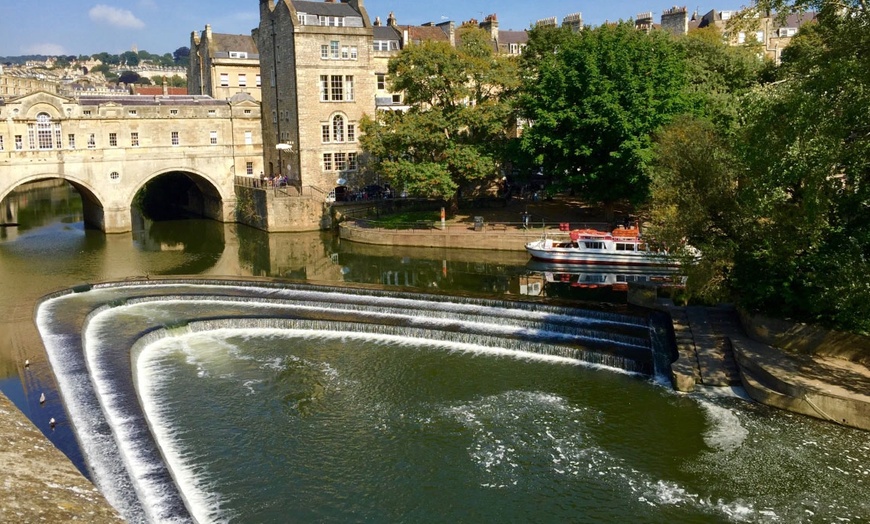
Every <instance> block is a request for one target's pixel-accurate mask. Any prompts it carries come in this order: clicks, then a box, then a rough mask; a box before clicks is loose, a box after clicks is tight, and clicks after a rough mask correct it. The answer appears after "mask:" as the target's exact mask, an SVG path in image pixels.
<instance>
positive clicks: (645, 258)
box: [526, 227, 679, 267]
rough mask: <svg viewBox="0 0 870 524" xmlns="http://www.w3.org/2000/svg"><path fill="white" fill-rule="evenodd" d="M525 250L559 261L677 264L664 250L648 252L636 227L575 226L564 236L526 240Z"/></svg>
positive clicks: (646, 264) (539, 257)
mask: <svg viewBox="0 0 870 524" xmlns="http://www.w3.org/2000/svg"><path fill="white" fill-rule="evenodd" d="M526 251H528V252H529V254H530V255H531V256H532V257H533V258H535V259H537V260H543V261H545V262H553V263H560V264H611V265H620V266H665V267H676V266H678V265H679V261H678V260H677V259H676V258H674V257H671V256H669V255H668V254H667V253H665V252H660V251H651V250H650V249H649V248H648V246H647V245H646V242H644V240H643V239H642V238H641V236H640V231H639V230H638V228H637V227H628V228H616V229H614V230H613V231H611V232H607V231H599V230H597V229H575V230H573V231H571V232H570V234H569V238H568V239H564V240H555V239H552V238H547V237H544V238H542V239H540V240H535V241H534V242H529V243H528V244H526Z"/></svg>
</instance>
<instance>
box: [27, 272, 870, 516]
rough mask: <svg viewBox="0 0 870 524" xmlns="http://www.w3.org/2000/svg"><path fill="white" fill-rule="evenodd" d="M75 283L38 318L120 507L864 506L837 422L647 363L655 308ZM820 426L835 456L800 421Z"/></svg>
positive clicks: (860, 509)
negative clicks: (680, 390) (667, 376)
mask: <svg viewBox="0 0 870 524" xmlns="http://www.w3.org/2000/svg"><path fill="white" fill-rule="evenodd" d="M75 291H76V292H75V293H70V294H65V295H63V294H61V295H57V296H54V297H52V298H50V299H47V300H45V301H44V302H43V303H42V304H41V305H40V307H39V310H38V324H39V327H40V331H41V333H42V336H43V339H44V341H45V345H46V348H47V350H48V354H49V357H50V359H51V362H52V366H53V368H54V371H55V373H56V376H57V379H58V384H59V388H60V390H61V393H62V395H63V398H64V402H65V404H66V407H67V410H68V412H69V414H70V419H71V422H72V423H74V424H75V429H76V435H77V438H78V440H79V442H80V446H81V449H82V450H83V451H84V454H85V456H86V457H87V462H88V467H89V469H90V471H91V472H92V477H93V479H94V480H95V482H96V483H97V485H98V486H99V487H100V488H101V490H102V491H103V492H104V493H105V494H106V496H107V498H108V499H109V500H110V501H111V502H112V503H113V504H114V505H115V506H116V507H117V508H119V509H120V510H121V511H122V512H123V513H124V517H125V518H126V519H127V520H128V521H131V522H167V521H169V522H186V521H194V520H195V521H198V522H231V521H240V522H275V521H287V520H291V521H311V520H316V521H324V520H333V521H346V520H413V521H415V522H416V521H420V522H426V521H444V520H453V519H456V520H461V519H463V518H467V517H468V515H471V514H474V515H478V516H480V519H481V520H488V521H491V520H553V521H557V520H572V519H575V520H576V519H579V520H594V521H620V520H631V519H633V518H637V517H638V516H639V515H645V516H646V517H647V518H648V519H649V520H654V521H680V522H710V521H718V520H721V521H737V522H740V521H751V522H780V521H789V522H801V521H810V522H811V521H813V520H816V519H817V518H822V519H823V520H824V519H828V520H830V519H834V518H844V519H852V520H860V516H861V515H867V514H870V508H867V507H866V504H867V502H866V499H865V498H864V497H863V496H862V495H861V493H862V491H861V490H862V488H863V484H862V482H866V479H867V478H870V477H867V475H870V467H867V466H866V464H867V462H868V460H870V459H868V457H870V447H868V446H867V444H866V440H865V439H862V438H860V437H859V436H856V434H855V433H854V432H849V431H847V430H845V429H838V428H834V429H830V428H829V427H828V426H819V427H816V426H814V425H813V424H816V423H815V422H812V421H807V422H805V421H801V422H800V428H801V429H800V431H797V430H794V431H792V430H788V429H787V430H785V431H779V430H777V429H776V428H780V427H783V426H785V427H786V428H788V427H789V426H788V425H789V424H791V423H793V422H791V421H790V420H789V419H788V416H787V415H781V414H778V413H775V412H770V411H769V410H768V408H765V407H763V406H755V405H747V406H746V407H740V408H736V407H735V405H734V404H733V402H740V401H737V400H735V399H731V398H727V397H721V398H719V397H716V396H713V395H712V394H711V393H710V392H703V393H701V394H699V395H692V396H685V395H677V394H674V393H672V392H671V391H670V390H669V389H667V388H657V387H655V386H651V382H650V380H649V379H648V376H647V375H650V374H653V373H655V374H657V376H658V377H659V379H657V380H656V381H654V382H658V381H660V377H661V376H662V375H661V373H662V370H663V369H666V366H667V363H668V362H669V359H670V354H669V352H668V351H667V350H666V346H667V344H664V343H663V342H662V341H663V340H664V339H665V338H666V337H667V336H668V333H667V332H666V330H664V329H663V328H662V327H661V323H660V322H658V321H657V320H656V319H655V318H650V319H648V318H646V317H638V316H632V315H626V314H613V313H607V312H592V311H584V310H579V309H574V308H562V307H557V306H551V305H545V304H541V303H514V302H510V301H502V300H480V299H472V298H461V299H455V300H454V299H452V298H451V297H444V296H436V295H424V294H413V293H407V294H403V293H387V292H381V291H369V290H364V289H350V288H340V287H321V286H313V285H286V286H285V285H273V284H254V283H250V282H233V281H219V280H211V281H206V280H194V281H186V280H176V281H168V280H167V281H159V282H124V283H115V284H106V285H98V286H82V287H79V288H77V289H76V290H75ZM604 369H607V370H608V371H602V370H604ZM626 370H629V371H626ZM630 370H635V371H641V372H642V373H636V372H631V371H630ZM756 412H757V413H756ZM772 420H776V422H775V423H771V421H772ZM822 430H824V431H822ZM831 431H834V432H837V436H836V441H837V442H838V445H840V446H841V447H842V448H843V449H844V450H845V451H844V452H843V453H842V454H840V455H838V456H837V457H836V458H835V459H832V458H831V456H829V455H826V454H823V453H821V450H822V449H824V448H823V447H821V448H820V447H819V446H823V445H825V443H824V442H821V443H820V441H821V440H822V439H821V438H819V437H816V436H813V437H809V435H829V434H830V432H831ZM750 440H751V442H752V445H748V442H749V441H750ZM649 442H656V443H657V444H656V446H655V449H651V448H650V446H649V445H648V443H649ZM786 450H791V451H789V452H788V453H784V451H786ZM826 468H833V469H826ZM803 471H806V472H812V473H811V474H809V473H808V474H806V475H804V474H799V473H796V472H803ZM738 478H739V479H740V482H736V481H735V479H738ZM783 478H789V479H790V480H789V482H787V483H785V482H781V481H780V480H781V479H783ZM816 479H821V481H822V482H823V483H824V485H825V486H826V488H825V489H824V490H819V489H814V488H813V487H812V486H813V482H815V481H816Z"/></svg>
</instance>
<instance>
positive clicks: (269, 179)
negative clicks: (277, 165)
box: [260, 173, 290, 187]
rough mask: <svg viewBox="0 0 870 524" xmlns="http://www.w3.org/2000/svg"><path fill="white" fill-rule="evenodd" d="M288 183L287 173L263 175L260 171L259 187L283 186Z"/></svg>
mask: <svg viewBox="0 0 870 524" xmlns="http://www.w3.org/2000/svg"><path fill="white" fill-rule="evenodd" d="M289 183H290V180H289V179H288V178H287V175H275V176H271V175H264V174H263V173H260V187H285V186H287V185H288V184H289Z"/></svg>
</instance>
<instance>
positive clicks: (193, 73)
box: [187, 25, 262, 100]
mask: <svg viewBox="0 0 870 524" xmlns="http://www.w3.org/2000/svg"><path fill="white" fill-rule="evenodd" d="M260 84H261V79H260V55H259V53H258V51H257V44H256V43H255V42H254V39H253V38H252V37H251V36H250V35H230V34H223V33H213V32H212V30H211V26H210V25H206V26H205V30H204V31H203V32H202V33H197V32H196V31H194V32H193V33H191V35H190V66H189V68H188V73H187V88H188V93H190V94H194V95H206V96H210V97H212V98H216V99H219V100H227V99H229V98H231V97H232V96H233V95H235V94H236V93H248V94H250V95H251V96H252V97H254V99H255V100H261V99H262V96H261V94H260Z"/></svg>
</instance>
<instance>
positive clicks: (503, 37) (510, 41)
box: [478, 13, 582, 55]
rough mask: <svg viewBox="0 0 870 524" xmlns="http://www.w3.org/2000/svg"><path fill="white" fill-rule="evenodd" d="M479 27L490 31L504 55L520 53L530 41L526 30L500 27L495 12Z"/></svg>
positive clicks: (497, 49)
mask: <svg viewBox="0 0 870 524" xmlns="http://www.w3.org/2000/svg"><path fill="white" fill-rule="evenodd" d="M581 23H582V22H581ZM478 27H480V28H481V29H483V30H484V31H486V32H487V33H489V36H490V38H491V39H492V41H493V43H494V44H495V49H496V51H497V52H498V53H499V54H502V55H518V54H520V53H522V52H523V49H525V47H526V44H528V42H529V34H528V33H527V32H526V31H513V30H510V31H505V30H503V29H499V27H498V16H497V15H496V14H495V13H493V14H491V15H487V16H486V18H484V19H483V22H481V23H480V24H479V25H478Z"/></svg>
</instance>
